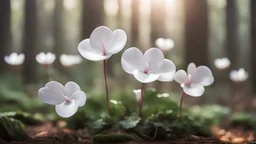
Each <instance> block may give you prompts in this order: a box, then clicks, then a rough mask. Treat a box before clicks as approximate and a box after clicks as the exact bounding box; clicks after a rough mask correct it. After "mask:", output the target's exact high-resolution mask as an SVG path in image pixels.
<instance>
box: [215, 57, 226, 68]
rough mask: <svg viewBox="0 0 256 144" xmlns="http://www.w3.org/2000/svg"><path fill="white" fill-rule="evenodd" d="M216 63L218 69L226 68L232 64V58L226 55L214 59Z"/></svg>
mask: <svg viewBox="0 0 256 144" xmlns="http://www.w3.org/2000/svg"><path fill="white" fill-rule="evenodd" d="M214 65H215V67H216V68H218V69H226V68H228V67H229V66H230V60H229V59H228V58H226V57H224V58H217V59H215V60H214Z"/></svg>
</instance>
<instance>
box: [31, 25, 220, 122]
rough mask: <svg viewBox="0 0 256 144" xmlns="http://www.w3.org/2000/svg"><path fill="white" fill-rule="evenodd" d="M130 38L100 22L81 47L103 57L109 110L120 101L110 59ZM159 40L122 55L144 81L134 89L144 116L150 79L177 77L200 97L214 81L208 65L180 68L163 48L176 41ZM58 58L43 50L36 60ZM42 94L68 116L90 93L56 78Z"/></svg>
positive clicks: (87, 54)
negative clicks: (111, 84) (112, 85)
mask: <svg viewBox="0 0 256 144" xmlns="http://www.w3.org/2000/svg"><path fill="white" fill-rule="evenodd" d="M126 41H127V36H126V33H125V32H124V31H123V30H121V29H117V30H114V31H112V30H110V29H109V28H108V27H105V26H100V27H98V28H96V29H95V30H94V31H93V32H92V34H91V35H90V38H88V39H85V40H83V41H81V42H80V43H79V44H78V47H77V49H78V52H79V53H80V54H81V56H82V57H84V58H85V59H87V60H91V61H103V68H104V80H105V87H106V101H107V106H108V112H109V113H110V107H109V102H112V103H117V101H113V100H109V98H108V83H107V71H106V64H107V59H109V58H110V57H111V56H112V55H114V54H116V53H118V52H120V51H121V50H122V49H123V48H124V46H125V44H126ZM155 44H156V46H157V47H158V48H159V49H158V48H149V49H148V50H147V51H146V52H145V53H143V52H141V51H140V50H139V49H138V48H136V47H131V48H128V49H126V50H125V51H124V53H123V54H122V57H121V66H122V68H123V70H124V71H125V72H127V73H128V74H131V75H133V76H134V78H135V79H136V80H138V81H139V82H140V83H141V84H142V87H141V89H137V90H134V91H133V92H134V93H135V95H136V100H137V101H138V106H139V116H140V117H141V116H142V106H143V94H144V89H145V84H147V83H151V82H154V81H161V82H170V81H173V80H175V81H176V82H177V83H179V84H180V85H181V87H182V88H183V91H184V93H186V94H187V95H190V96H194V97H198V96H201V95H203V93H204V91H205V89H204V87H205V86H209V85H211V84H212V83H213V81H214V78H213V75H212V72H211V70H210V69H209V68H208V67H206V66H199V67H196V65H195V64H194V63H191V64H189V66H188V69H187V72H185V71H184V70H179V71H177V72H176V66H175V64H174V63H173V62H172V61H171V60H169V59H166V58H165V57H164V54H163V52H165V51H167V50H170V49H172V48H173V47H174V42H173V41H172V40H171V39H163V38H160V39H157V40H156V43H155ZM55 58H56V57H55V55H54V54H52V53H47V54H45V53H40V54H38V55H37V57H36V60H37V61H38V63H40V64H42V65H50V64H52V63H53V62H54V60H55ZM81 61H82V60H81V57H80V56H76V55H66V54H63V55H61V57H60V62H61V64H62V65H63V66H65V67H69V66H71V65H74V64H78V63H81ZM217 63H219V62H217ZM223 67H224V66H222V68H223ZM38 94H39V98H40V99H41V100H42V101H43V102H45V103H47V104H50V105H55V110H56V112H57V114H58V115H59V116H61V117H64V118H67V117H70V116H72V115H74V114H75V113H76V111H77V109H78V107H81V106H84V105H85V102H86V94H85V93H84V92H83V91H81V89H80V86H79V85H78V84H76V83H75V82H68V83H67V84H66V85H65V86H63V85H62V84H60V83H58V82H56V81H50V82H48V83H47V84H46V85H45V87H43V88H41V89H40V90H39V91H38ZM160 97H169V95H166V94H163V95H161V96H160V95H159V98H160ZM181 102H182V101H181Z"/></svg>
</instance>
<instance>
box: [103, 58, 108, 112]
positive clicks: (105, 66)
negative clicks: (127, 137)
mask: <svg viewBox="0 0 256 144" xmlns="http://www.w3.org/2000/svg"><path fill="white" fill-rule="evenodd" d="M103 69H104V79H105V88H106V102H107V106H108V114H110V105H109V98H108V81H107V60H104V61H103Z"/></svg>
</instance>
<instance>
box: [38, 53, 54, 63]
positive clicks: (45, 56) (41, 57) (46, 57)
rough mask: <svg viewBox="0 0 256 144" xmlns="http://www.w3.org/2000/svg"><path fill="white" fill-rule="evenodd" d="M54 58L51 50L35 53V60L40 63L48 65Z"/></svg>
mask: <svg viewBox="0 0 256 144" xmlns="http://www.w3.org/2000/svg"><path fill="white" fill-rule="evenodd" d="M55 59H56V56H55V54H53V53H51V52H48V53H44V52H41V53H39V54H37V55H36V61H37V62H38V63H39V64H42V65H50V64H52V63H53V62H54V61H55Z"/></svg>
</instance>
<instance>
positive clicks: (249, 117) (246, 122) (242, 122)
mask: <svg viewBox="0 0 256 144" xmlns="http://www.w3.org/2000/svg"><path fill="white" fill-rule="evenodd" d="M231 125H233V126H242V127H244V128H245V129H253V130H256V115H255V114H249V113H235V114H233V115H232V116H231Z"/></svg>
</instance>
